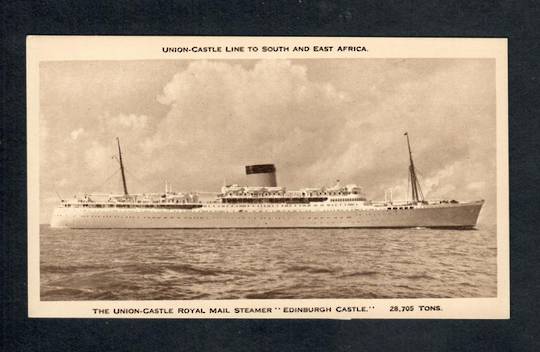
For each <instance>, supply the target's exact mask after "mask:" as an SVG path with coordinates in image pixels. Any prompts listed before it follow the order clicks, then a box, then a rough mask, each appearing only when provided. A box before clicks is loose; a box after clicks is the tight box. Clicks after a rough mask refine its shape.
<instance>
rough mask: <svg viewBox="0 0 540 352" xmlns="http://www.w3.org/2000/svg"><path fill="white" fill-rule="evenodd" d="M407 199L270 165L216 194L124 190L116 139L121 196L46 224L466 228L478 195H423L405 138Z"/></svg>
mask: <svg viewBox="0 0 540 352" xmlns="http://www.w3.org/2000/svg"><path fill="white" fill-rule="evenodd" d="M405 136H406V137H407V147H408V151H409V181H410V190H411V199H410V200H406V201H393V200H392V197H391V196H390V197H389V199H388V197H385V198H387V199H385V200H384V201H371V200H368V199H367V198H366V197H365V195H364V193H363V191H362V189H361V188H360V187H358V186H356V185H354V184H349V185H344V186H342V185H341V184H340V183H339V181H338V182H337V184H336V185H335V186H333V187H328V188H327V187H321V188H303V189H300V190H297V191H290V190H287V189H286V188H285V187H280V186H278V185H277V182H276V168H275V166H274V165H273V164H259V165H249V166H246V175H247V176H246V181H247V182H246V184H245V185H238V184H233V185H226V186H223V187H222V189H221V192H220V193H217V194H216V197H215V199H213V200H210V201H202V200H200V199H199V194H197V193H195V192H191V193H180V192H173V191H172V189H171V188H170V187H168V186H167V185H166V187H165V192H163V193H150V194H130V193H128V188H127V184H126V177H125V172H124V163H123V161H122V151H121V148H120V141H119V140H118V138H117V144H118V158H117V159H118V162H119V164H120V171H121V176H122V185H123V194H106V195H103V194H85V195H82V196H78V197H75V198H73V199H70V200H64V199H63V200H61V203H60V205H59V206H58V207H56V208H55V209H54V211H53V214H52V219H51V227H60V228H62V227H64V228H77V229H85V228H291V227H304V228H325V227H327V228H351V227H358V228H410V227H435V228H473V227H474V226H475V225H476V222H477V219H478V215H479V213H480V209H481V208H482V205H483V204H484V201H483V200H477V201H467V202H462V201H456V200H436V201H433V200H432V201H428V200H425V199H424V196H423V194H422V190H421V187H420V183H419V181H418V178H417V172H416V169H415V166H414V162H413V157H412V152H411V145H410V141H409V135H408V134H407V133H405Z"/></svg>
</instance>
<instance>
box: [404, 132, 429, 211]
mask: <svg viewBox="0 0 540 352" xmlns="http://www.w3.org/2000/svg"><path fill="white" fill-rule="evenodd" d="M404 135H405V136H407V147H408V148H409V162H410V164H409V176H410V181H411V192H412V200H413V202H414V203H418V202H423V201H424V195H423V194H422V189H421V188H420V182H419V181H418V178H417V177H416V170H415V167H414V161H413V157H412V151H411V143H410V141H409V133H408V132H405V133H404Z"/></svg>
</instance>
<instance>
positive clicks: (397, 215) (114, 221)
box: [51, 201, 484, 229]
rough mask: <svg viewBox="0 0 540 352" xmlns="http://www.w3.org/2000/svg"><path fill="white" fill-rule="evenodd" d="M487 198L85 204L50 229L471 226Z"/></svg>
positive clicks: (56, 218)
mask: <svg viewBox="0 0 540 352" xmlns="http://www.w3.org/2000/svg"><path fill="white" fill-rule="evenodd" d="M483 203H484V202H483V201H475V202H468V203H457V204H437V205H418V206H416V207H414V208H412V207H407V209H406V208H405V207H402V208H401V209H400V207H397V209H394V208H395V207H392V208H390V209H389V208H387V207H379V208H377V207H365V206H364V207H356V208H355V207H347V208H328V209H324V208H323V207H321V208H317V209H312V207H305V206H304V207H302V206H297V207H295V206H290V207H285V208H281V209H279V210H276V209H261V208H250V207H245V208H242V207H238V208H231V209H220V208H219V207H215V208H210V207H206V206H205V207H202V208H198V209H193V210H186V209H141V208H83V207H58V208H56V209H55V210H54V213H53V216H52V220H51V227H63V228H80V229H85V228H124V229H128V228H133V229H135V228H140V229H144V228H153V229H159V228H186V229H194V228H294V227H302V228H351V227H356V228H399V227H445V228H446V227H447V228H471V227H474V226H475V225H476V222H477V219H478V214H479V212H480V209H481V208H482V205H483Z"/></svg>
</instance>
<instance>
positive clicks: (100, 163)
mask: <svg viewBox="0 0 540 352" xmlns="http://www.w3.org/2000/svg"><path fill="white" fill-rule="evenodd" d="M111 155H113V153H112V151H111V150H110V149H108V148H106V147H105V146H103V145H101V144H100V143H98V142H96V141H93V142H92V144H91V145H90V147H89V148H88V149H87V150H86V151H85V153H84V159H85V161H86V165H87V166H88V168H90V169H102V168H104V167H105V165H107V162H108V161H109V159H111Z"/></svg>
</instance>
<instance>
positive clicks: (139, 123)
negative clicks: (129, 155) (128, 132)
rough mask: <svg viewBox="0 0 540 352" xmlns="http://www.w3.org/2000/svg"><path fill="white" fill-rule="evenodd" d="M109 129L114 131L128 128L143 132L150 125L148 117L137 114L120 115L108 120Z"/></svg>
mask: <svg viewBox="0 0 540 352" xmlns="http://www.w3.org/2000/svg"><path fill="white" fill-rule="evenodd" d="M106 124H107V127H108V128H112V129H122V128H124V129H125V128H128V129H133V130H141V129H144V128H146V126H147V124H148V116H146V115H136V114H120V115H117V116H115V117H112V118H110V119H107V122H106Z"/></svg>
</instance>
